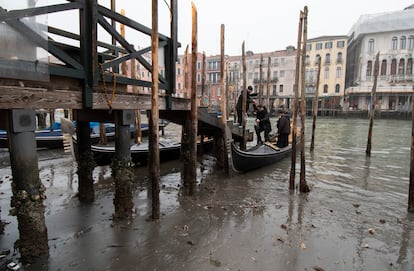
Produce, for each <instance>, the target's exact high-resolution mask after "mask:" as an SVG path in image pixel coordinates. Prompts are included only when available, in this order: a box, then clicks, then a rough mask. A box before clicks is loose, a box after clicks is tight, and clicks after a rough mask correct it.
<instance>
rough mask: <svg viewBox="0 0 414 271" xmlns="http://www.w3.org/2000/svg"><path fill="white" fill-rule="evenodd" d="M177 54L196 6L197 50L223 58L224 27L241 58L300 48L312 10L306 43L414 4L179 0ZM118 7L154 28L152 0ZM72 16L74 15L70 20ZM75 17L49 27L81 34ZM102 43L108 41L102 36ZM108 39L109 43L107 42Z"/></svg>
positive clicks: (163, 20)
mask: <svg viewBox="0 0 414 271" xmlns="http://www.w3.org/2000/svg"><path fill="white" fill-rule="evenodd" d="M34 1H36V2H37V3H40V2H47V3H48V4H52V3H59V2H63V3H67V2H66V1H64V0H34ZM23 2H26V1H21V0H19V1H17V2H15V1H9V0H0V4H2V3H3V4H6V5H7V4H8V5H13V3H15V5H17V4H20V3H23ZM177 2H178V41H179V42H180V43H181V48H180V49H179V54H183V53H184V50H185V48H186V46H189V48H190V51H191V33H192V9H191V6H192V3H194V5H195V7H196V10H197V38H198V40H197V51H198V52H205V53H206V55H207V56H209V55H218V54H220V28H221V25H222V24H223V25H224V28H225V31H224V32H225V42H224V47H225V54H227V55H241V54H242V43H243V42H244V43H245V51H248V50H251V51H253V52H254V53H264V52H271V51H275V50H283V49H285V48H286V47H287V46H289V45H293V46H295V47H296V44H297V36H298V24H299V14H300V11H301V10H304V7H305V6H307V7H308V25H307V29H308V39H310V38H315V37H319V36H326V35H348V34H349V31H350V29H351V28H352V26H353V24H354V23H355V22H357V20H358V18H359V17H360V16H361V15H365V14H375V13H383V12H390V11H397V10H402V9H404V8H405V7H408V6H410V5H412V4H414V0H392V1H389V0H387V1H385V0H378V1H364V0H347V1H334V0H330V1H329V0H307V1H304V0H290V1H276V0H253V1H252V0H193V1H191V0H177ZM110 3H111V1H110V0H98V4H100V5H104V6H106V7H108V8H110ZM169 4H170V0H158V13H159V16H158V17H159V20H158V25H159V32H160V33H162V34H165V35H167V36H170V14H169ZM115 9H116V11H117V12H120V10H121V9H124V10H125V15H126V16H127V17H130V18H131V19H133V20H135V21H137V22H139V23H141V24H143V25H145V26H148V27H151V23H152V20H151V15H152V1H150V0H115ZM71 16H72V17H71ZM73 17H75V18H77V16H73V14H72V15H69V16H67V17H66V18H65V16H62V15H61V14H58V15H56V16H54V15H49V18H48V22H50V25H52V26H56V27H60V28H62V29H64V30H68V31H72V32H75V33H76V32H78V29H79V27H77V29H76V23H77V19H75V20H74V19H73ZM102 36H103V38H102V39H104V40H105V39H108V41H107V42H109V43H110V37H109V36H108V37H105V35H102ZM126 39H127V40H128V41H129V42H131V43H133V44H134V45H135V46H141V47H147V46H150V45H151V43H150V40H149V38H147V37H142V36H139V35H137V34H136V32H134V31H131V30H130V29H128V28H127V29H126ZM105 41H106V40H105Z"/></svg>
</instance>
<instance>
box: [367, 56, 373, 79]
mask: <svg viewBox="0 0 414 271" xmlns="http://www.w3.org/2000/svg"><path fill="white" fill-rule="evenodd" d="M367 76H372V61H371V60H370V61H368V63H367Z"/></svg>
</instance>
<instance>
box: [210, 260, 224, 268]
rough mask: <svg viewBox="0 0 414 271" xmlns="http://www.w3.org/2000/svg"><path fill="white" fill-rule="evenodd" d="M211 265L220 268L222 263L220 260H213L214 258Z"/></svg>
mask: <svg viewBox="0 0 414 271" xmlns="http://www.w3.org/2000/svg"><path fill="white" fill-rule="evenodd" d="M210 263H211V264H212V265H214V266H215V267H220V266H221V262H220V261H219V260H216V259H213V258H210Z"/></svg>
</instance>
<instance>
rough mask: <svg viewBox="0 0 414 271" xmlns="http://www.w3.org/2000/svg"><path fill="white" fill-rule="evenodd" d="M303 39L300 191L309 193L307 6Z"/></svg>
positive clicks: (306, 8) (304, 13)
mask: <svg viewBox="0 0 414 271" xmlns="http://www.w3.org/2000/svg"><path fill="white" fill-rule="evenodd" d="M303 15H304V17H303V39H302V58H301V62H302V64H301V66H302V67H301V74H302V76H301V101H300V102H301V110H300V111H301V112H300V113H301V118H300V119H301V127H300V130H301V133H300V182H299V191H300V192H302V193H307V192H309V191H310V189H309V186H308V184H307V183H306V159H305V118H306V95H305V89H306V87H305V67H306V66H305V65H306V63H305V59H306V41H307V38H308V37H307V33H308V7H307V6H305V8H304V12H303Z"/></svg>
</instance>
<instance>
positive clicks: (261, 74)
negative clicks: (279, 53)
mask: <svg viewBox="0 0 414 271" xmlns="http://www.w3.org/2000/svg"><path fill="white" fill-rule="evenodd" d="M262 81H263V55H262V54H260V64H259V93H258V96H257V98H258V102H259V104H262V105H263V102H262V98H263V84H262Z"/></svg>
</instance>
